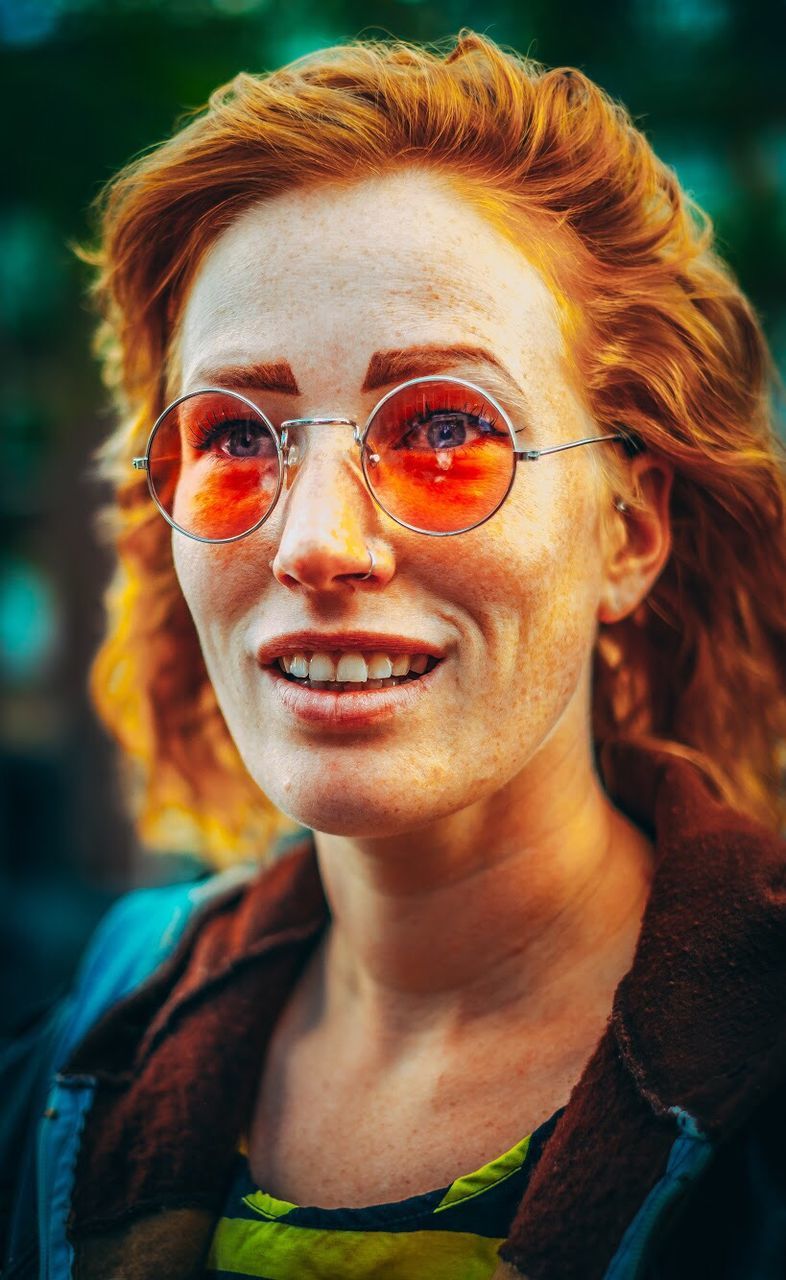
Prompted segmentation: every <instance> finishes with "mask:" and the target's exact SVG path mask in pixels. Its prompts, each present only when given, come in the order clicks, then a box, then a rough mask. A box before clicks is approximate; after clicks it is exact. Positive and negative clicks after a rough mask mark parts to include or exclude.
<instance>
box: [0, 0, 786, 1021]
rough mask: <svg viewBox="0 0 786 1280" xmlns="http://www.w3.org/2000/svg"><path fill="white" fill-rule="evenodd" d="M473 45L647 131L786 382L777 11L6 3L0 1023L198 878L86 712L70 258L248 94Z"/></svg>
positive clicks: (84, 430)
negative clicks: (204, 121) (353, 49)
mask: <svg viewBox="0 0 786 1280" xmlns="http://www.w3.org/2000/svg"><path fill="white" fill-rule="evenodd" d="M462 26H469V27H473V28H475V29H477V30H481V31H483V32H485V33H487V34H488V35H489V36H491V37H492V38H493V39H494V40H497V41H498V42H500V43H502V44H508V45H512V46H514V47H515V48H517V49H518V50H520V51H521V52H524V53H529V54H530V55H531V56H533V57H535V58H537V59H539V60H541V61H543V62H546V63H547V64H549V65H552V66H554V65H566V64H567V65H572V66H577V67H580V68H581V69H582V70H583V71H585V72H587V74H588V75H590V76H591V77H592V78H593V79H595V80H596V81H597V82H598V83H599V84H601V85H602V86H603V87H604V88H605V89H607V90H608V91H609V92H610V93H611V94H612V95H613V96H614V97H616V98H619V99H621V100H622V101H623V102H624V103H625V104H626V105H627V106H628V107H629V108H630V110H631V111H632V113H633V115H634V117H635V119H636V121H637V123H638V125H639V127H640V128H642V129H643V130H644V132H645V133H646V134H647V136H648V137H649V138H650V140H651V142H652V143H653V145H654V147H655V150H656V151H657V152H658V154H659V155H660V156H661V157H662V158H663V159H664V160H665V161H666V162H667V163H669V164H671V165H673V166H674V168H675V169H676V171H677V174H678V176H679V178H680V179H681V181H682V184H683V186H684V187H686V188H687V189H688V190H689V191H690V192H691V193H692V194H693V195H694V196H695V197H696V199H697V200H698V201H699V202H700V203H701V204H702V205H703V206H704V207H705V208H706V209H707V210H708V211H709V213H710V214H711V215H712V217H713V219H714V220H715V224H716V228H717V234H718V238H719V242H720V249H721V252H722V253H723V254H724V255H725V256H726V258H727V259H728V260H729V261H730V262H731V264H732V266H733V268H734V270H735V271H736V273H737V275H738V277H739V279H740V281H741V283H742V286H743V288H744V289H745V290H746V292H747V293H748V295H749V296H750V298H751V299H752V301H753V303H754V305H755V306H756V307H757V309H758V312H759V315H760V317H761V319H762V322H763V324H764V328H765V331H766V332H767V334H768V336H769V339H770V343H771V346H772V348H773V351H774V354H775V357H776V360H777V361H778V363H779V365H780V368H781V370H782V371H783V370H784V369H786V75H785V74H784V66H785V65H786V58H785V55H786V4H784V3H783V2H782V0H627V2H625V0H604V2H603V3H602V4H592V3H579V2H577V0H363V2H362V3H361V0H159V2H156V0H0V64H1V74H2V81H1V82H2V84H3V85H4V93H5V109H4V115H5V123H6V130H5V133H6V146H7V154H6V158H5V161H4V164H3V172H4V177H5V182H4V183H3V194H2V196H0V201H1V203H0V324H2V327H3V345H2V377H3V392H2V399H1V400H0V414H2V463H1V465H0V522H1V523H2V532H3V537H2V550H1V551H0V678H1V679H2V704H1V705H2V724H1V726H0V747H1V749H2V767H1V773H0V797H1V800H0V810H1V813H2V842H3V843H2V861H1V862H0V911H1V912H2V916H1V917H0V983H2V984H7V986H8V990H7V991H3V992H2V994H3V995H5V996H6V997H7V998H6V999H0V1010H2V1011H3V1013H2V1015H0V1016H2V1017H6V1016H8V1017H10V1018H13V1020H14V1021H15V1022H16V1024H17V1025H18V1024H19V1022H20V1020H21V1021H26V1020H28V1019H29V1018H30V1017H32V1016H33V1015H34V1013H35V1011H36V1010H37V1009H38V1008H40V1007H41V1006H42V1005H45V1004H46V1003H48V1002H49V1001H50V1000H51V999H52V998H54V996H56V995H57V994H58V992H59V991H60V990H62V989H63V987H64V986H65V985H66V984H67V982H68V981H69V978H70V975H71V973H72V971H73V968H74V965H75V964H76V962H77V959H78V957H79V954H80V951H81V948H82V947H83V945H84V942H85V940H86V938H87V936H88V934H89V932H90V931H91V929H92V927H93V925H94V923H95V921H96V920H97V919H98V917H99V916H100V915H101V913H102V912H103V911H104V910H105V909H106V906H107V905H108V903H109V902H110V901H111V900H112V898H114V896H116V894H117V893H119V892H120V891H121V890H123V889H124V888H126V887H128V886H129V885H132V884H139V883H156V882H161V881H165V880H172V879H177V878H186V877H191V876H193V875H194V874H195V873H198V871H199V869H200V864H199V861H198V859H196V858H195V857H194V856H193V854H192V853H191V852H190V851H189V850H188V849H184V850H182V853H180V854H173V855H166V856H165V857H162V856H160V855H158V856H157V855H152V854H151V852H150V851H148V850H145V849H143V848H140V847H139V845H138V843H137V841H136V839H135V836H134V833H133V832H132V830H131V827H130V824H129V823H128V821H127V819H126V817H125V816H124V813H123V808H122V800H121V796H120V789H119V786H118V783H117V782H116V779H115V770H114V750H113V748H112V745H111V744H110V742H109V741H108V740H107V739H106V737H105V735H104V734H103V732H102V731H101V729H100V728H99V726H98V725H97V723H96V722H95V720H94V718H93V716H92V713H91V710H90V706H89V703H88V699H87V695H86V673H87V669H88V666H89V663H90V659H91V656H92V653H93V651H94V650H95V648H96V646H97V644H98V642H99V639H100V636H101V631H102V610H101V598H102V593H103V590H104V587H105V585H106V582H107V580H108V576H109V570H110V565H109V563H108V560H107V557H106V553H105V552H103V551H102V550H101V549H100V548H99V546H98V545H97V543H96V541H95V538H94V535H93V531H92V512H93V511H94V510H95V508H96V507H97V506H98V505H100V503H101V501H102V500H103V499H104V497H105V495H104V494H102V493H101V492H100V491H99V490H98V488H97V486H96V485H95V483H94V482H93V481H91V480H90V479H89V478H88V474H87V472H88V463H89V459H90V457H91V454H92V452H93V450H94V448H95V446H96V444H97V443H98V441H99V439H100V438H101V436H102V435H103V434H104V433H105V431H106V430H107V428H108V424H109V422H110V415H109V411H108V405H107V401H106V397H105V394H104V392H103V391H102V388H101V386H100V383H99V379H98V374H97V369H96V366H95V364H94V363H93V361H92V359H91V357H90V353H89V346H90V337H91V330H92V320H91V316H90V313H89V310H88V308H87V306H86V304H85V301H84V295H85V287H86V284H87V274H86V271H85V269H84V268H83V267H82V266H80V264H79V263H78V262H77V261H76V259H75V257H74V255H73V253H72V252H71V248H70V246H71V245H72V244H73V243H74V242H80V241H85V239H87V238H88V236H89V229H90V222H89V217H88V207H89V205H90V202H91V201H92V200H93V198H94V197H95V196H96V194H97V192H98V191H99V189H100V188H101V186H102V185H103V183H104V182H105V181H106V180H107V179H108V178H109V177H110V176H111V175H112V174H113V173H114V172H115V171H116V169H117V168H118V167H119V166H120V165H122V164H123V163H124V162H125V161H127V160H128V159H129V158H130V157H131V156H132V155H134V154H135V153H137V152H138V151H139V150H140V149H142V148H145V147H147V146H149V145H150V144H152V143H154V142H156V141H157V140H159V139H160V138H162V137H163V136H164V135H166V134H168V133H169V132H171V130H172V129H173V127H174V125H175V122H176V120H177V118H178V116H179V115H180V114H181V113H182V112H183V111H184V110H186V109H190V108H194V107H198V106H200V105H202V104H203V103H204V102H205V100H206V98H207V96H208V94H209V93H210V91H211V90H212V89H213V88H215V87H216V86H217V85H218V84H220V83H222V82H223V81H225V80H227V79H229V78H230V77H231V76H232V75H234V74H235V73H236V72H237V71H239V70H248V71H254V72H258V71H265V70H270V69H272V68H274V67H276V66H278V65H280V64H282V63H284V62H287V61H289V60H290V59H292V58H294V57H297V56H298V55H300V54H303V53H306V52H309V51H310V50H312V49H315V48H319V47H320V46H323V45H326V44H331V43H335V42H337V41H341V40H345V39H351V38H354V37H357V36H367V37H372V36H373V37H375V38H384V37H386V36H387V37H397V38H404V39H413V40H423V41H429V40H436V39H441V38H443V37H445V36H449V35H452V34H455V33H456V32H457V31H458V29H459V28H460V27H462ZM6 1011H9V1012H8V1014H6ZM0 1029H3V1028H2V1026H1V1024H0Z"/></svg>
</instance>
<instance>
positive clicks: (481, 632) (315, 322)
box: [174, 175, 601, 836]
mask: <svg viewBox="0 0 786 1280" xmlns="http://www.w3.org/2000/svg"><path fill="white" fill-rule="evenodd" d="M416 182H417V183H418V185H419V186H421V187H425V194H418V198H417V199H413V198H412V195H413V192H412V189H411V186H409V185H408V184H404V183H402V182H401V181H400V180H397V179H388V180H387V181H386V182H380V183H378V184H376V185H373V184H370V183H369V184H365V187H366V190H365V191H364V192H363V193H362V194H361V191H360V189H359V188H358V189H354V190H350V191H347V192H344V193H340V192H335V193H333V192H324V193H322V194H321V195H319V196H317V195H316V193H313V194H311V196H309V195H308V193H294V194H293V195H291V196H288V197H282V198H280V200H279V201H278V202H272V203H270V204H268V205H267V206H266V207H264V208H260V209H258V210H255V211H253V212H252V213H250V214H248V215H246V216H245V217H244V218H243V219H242V221H241V222H240V223H239V224H237V225H236V226H235V227H234V228H231V229H230V230H229V231H228V232H227V233H225V234H224V236H223V237H222V238H221V239H220V240H219V242H218V244H217V246H216V247H215V249H214V250H213V251H212V253H211V255H210V256H209V258H208V259H207V261H206V262H205V264H204V266H203V267H202V270H201V272H200V273H199V275H198V277H197V280H196V285H195V288H194V289H193V291H192V294H191V297H190V299H189V302H188V305H187V309H186V314H185V322H184V330H183V340H182V367H183V372H184V383H183V388H182V389H183V390H188V389H190V384H189V378H190V376H191V371H192V370H194V369H195V368H196V367H197V365H198V364H199V363H200V362H202V361H204V360H206V359H207V358H208V357H209V358H210V359H211V360H212V361H213V362H214V363H218V362H226V363H233V364H235V363H241V362H242V361H243V360H246V361H251V360H252V359H261V358H268V359H270V358H274V357H276V356H279V355H280V356H283V357H284V358H286V359H288V360H289V362H290V364H291V365H292V368H293V370H294V372H295V376H296V379H297V382H298V385H299V387H300V389H301V392H302V395H301V397H300V399H299V400H295V399H293V398H291V397H282V396H275V395H271V394H270V393H267V394H266V395H265V396H264V398H262V399H261V400H260V407H261V408H263V409H264V411H265V412H266V413H267V414H268V416H269V417H271V418H272V420H273V421H274V422H275V421H276V420H277V419H278V420H279V421H280V420H282V419H283V418H284V417H292V416H307V415H311V414H313V415H326V414H329V413H342V414H345V415H347V416H351V417H355V418H357V419H359V420H360V421H364V420H365V417H366V416H367V414H368V412H369V410H370V409H371V407H372V406H373V404H374V403H375V402H376V400H377V399H378V398H379V396H380V394H381V393H380V392H378V391H377V392H372V393H367V394H365V395H361V394H360V393H359V388H360V387H361V386H362V384H363V378H364V374H365V370H366V367H367V365H368V360H369V358H370V356H371V354H372V352H373V351H375V350H377V349H383V348H390V347H394V346H397V345H413V344H416V343H421V342H423V343H425V342H429V341H439V342H462V341H464V342H470V343H471V342H473V341H477V340H478V338H480V339H481V340H482V341H483V342H484V344H485V345H487V346H489V347H490V348H491V349H492V350H493V351H494V352H495V353H496V354H497V355H498V356H499V357H500V359H502V360H503V361H504V362H505V363H506V364H507V366H508V367H509V368H511V370H512V371H513V373H514V375H515V376H516V377H517V378H518V379H519V380H520V382H521V383H522V384H523V385H524V387H525V389H526V390H527V392H528V393H529V397H530V398H531V399H532V400H534V402H535V404H536V405H538V406H542V414H540V415H538V419H537V421H536V424H535V425H536V430H537V437H538V438H537V440H535V441H534V443H535V444H538V443H539V444H544V445H545V444H552V443H557V442H558V441H560V440H563V439H575V438H577V437H579V436H582V435H585V434H593V429H592V424H591V423H590V422H589V421H588V418H587V415H586V411H585V410H584V409H583V407H582V405H581V403H580V401H579V399H578V396H577V394H576V392H575V391H574V390H573V388H572V387H571V386H570V385H569V384H568V382H567V380H566V378H565V374H564V371H563V356H562V343H561V338H560V334H559V330H558V325H557V317H556V308H555V305H554V302H553V299H552V297H551V295H550V293H549V291H548V288H547V287H546V285H545V283H544V282H543V280H542V278H541V277H540V275H539V274H538V273H537V272H536V271H535V270H534V268H532V267H530V266H529V265H528V263H527V262H526V260H524V259H523V258H522V256H521V255H520V254H519V253H518V252H517V251H516V250H515V249H514V248H513V247H512V246H511V245H510V244H508V243H507V242H506V241H505V240H504V239H503V238H502V237H501V236H500V235H498V233H497V232H495V231H494V230H493V229H491V228H490V227H489V226H487V224H486V223H485V222H484V221H483V220H482V219H481V218H480V216H479V215H478V214H476V213H475V212H474V211H473V210H471V209H470V208H469V207H468V206H464V205H461V204H459V202H458V200H457V198H456V197H455V196H454V195H453V194H452V193H449V192H446V191H444V190H443V189H441V188H440V186H439V185H437V184H436V183H434V182H433V181H432V180H430V179H429V178H428V177H427V176H426V175H422V176H420V177H419V178H417V179H416ZM333 203H335V206H336V207H335V209H333V208H332V205H333ZM293 299H298V300H299V301H298V305H297V306H293V305H292V302H293ZM445 372H450V373H454V374H455V375H456V376H464V377H466V378H468V379H470V380H472V381H475V382H478V383H480V384H481V385H483V374H482V372H481V371H479V370H478V369H477V367H468V368H465V369H451V370H445ZM487 384H488V385H489V389H490V390H492V392H493V393H498V390H499V388H498V385H493V384H492V380H491V379H488V380H487ZM498 398H500V399H501V397H499V396H498ZM503 405H504V407H505V408H506V409H507V410H508V412H509V413H510V414H511V416H512V418H513V422H514V426H516V425H517V422H516V406H515V402H514V400H513V397H512V396H509V397H508V401H507V403H505V402H504V400H503ZM307 454H308V456H307V458H306V460H305V461H304V463H303V464H302V466H301V468H300V472H299V474H298V476H297V478H296V480H295V482H294V484H293V486H292V488H291V489H290V491H289V492H288V493H286V494H282V497H281V498H280V499H279V505H278V508H277V509H276V511H274V513H273V515H272V516H271V517H270V518H269V519H268V521H267V522H266V524H265V525H263V526H262V528H261V529H260V530H259V531H258V532H257V533H255V534H254V535H252V536H251V537H250V538H248V539H247V540H245V541H241V542H238V543H235V544H233V545H231V546H227V547H225V548H218V547H216V548H210V547H207V548H206V547H202V546H199V545H198V544H196V543H193V544H189V543H188V542H186V541H184V540H183V539H181V538H180V537H178V536H176V538H175V542H174V551H175V557H176V565H177V569H178V572H179V574H180V578H181V582H182V583H183V587H184V591H185V594H186V598H187V599H188V601H189V604H190V605H191V606H192V610H193V612H194V615H195V619H196V623H197V627H198V630H199V633H200V637H201V640H202V644H203V648H204V651H205V657H206V660H207V663H208V668H209V670H210V674H211V678H212V679H213V681H214V684H215V686H216V690H217V693H218V696H219V699H220V701H221V704H222V708H223V710H224V714H225V716H226V718H227V722H228V724H229V727H230V730H231V732H232V734H233V736H234V737H235V739H236V741H237V742H238V745H239V747H240V750H241V752H242V754H243V757H244V760H245V761H246V764H247V766H248V768H249V770H250V772H251V773H252V775H253V776H254V777H255V778H256V780H257V781H258V782H259V784H260V786H261V787H262V788H263V789H264V790H265V791H266V792H267V794H268V795H270V796H271V798H272V799H273V800H274V801H275V802H276V803H280V804H281V805H282V807H283V808H284V809H285V810H286V811H287V812H289V813H291V814H293V815H294V816H296V817H297V818H298V819H299V820H301V821H303V822H305V823H307V824H308V825H311V826H313V827H315V828H316V829H317V830H320V831H325V832H335V833H340V834H347V835H361V836H362V835H366V834H370V833H371V832H374V833H375V834H377V835H382V834H385V833H389V834H390V835H391V836H395V835H396V834H404V833H406V832H407V831H408V830H409V829H410V828H411V827H413V826H421V825H422V824H424V823H430V822H431V821H433V820H438V819H442V818H448V819H452V818H453V815H456V814H457V813H459V812H460V811H461V810H462V809H463V808H465V807H466V804H467V802H468V801H471V802H477V801H478V800H479V799H480V797H481V795H483V794H484V793H486V794H485V800H486V801H487V802H488V801H493V793H494V791H495V790H496V789H497V787H498V786H499V785H501V784H502V783H503V782H506V781H508V780H509V779H510V778H511V777H512V776H513V775H514V774H516V773H517V772H519V770H521V769H522V768H523V767H524V766H526V765H527V764H528V763H534V762H533V760H532V758H533V756H536V755H538V753H541V756H542V752H543V749H544V741H545V739H546V738H547V737H548V736H549V735H550V734H552V733H555V734H556V735H557V737H558V738H560V739H561V738H562V737H564V738H565V739H566V741H567V742H574V741H575V740H576V739H578V740H579V741H581V742H582V746H583V748H586V741H585V699H586V688H582V687H581V686H582V677H583V676H586V668H587V664H588V662H589V659H590V653H591V647H592V642H593V635H594V627H595V615H596V609H597V601H598V594H599V590H600V577H601V563H600V555H599V548H598V541H597V531H596V523H597V521H596V513H595V504H596V502H597V495H596V488H595V480H594V473H593V471H592V467H591V463H590V460H589V458H588V457H587V456H586V453H584V456H582V451H576V453H574V454H570V453H568V454H565V455H562V456H560V457H555V458H550V459H548V460H545V459H544V460H543V461H541V462H540V463H529V464H528V463H524V464H519V467H518V474H517V476H516V480H515V483H514V487H513V491H512V493H511V495H510V496H509V497H508V499H507V501H506V503H505V504H504V505H503V507H502V509H501V510H500V511H499V512H498V513H497V514H496V515H495V516H494V517H493V518H492V520H490V521H488V522H487V523H486V524H484V525H482V526H481V527H480V528H477V529H474V530H472V531H470V532H469V533H465V534H461V535H459V536H457V537H456V538H455V539H451V538H445V539H440V538H427V537H424V536H423V535H419V534H416V533H412V532H409V531H408V530H406V529H403V528H401V527H400V526H398V525H396V524H395V522H393V521H392V520H390V519H389V518H388V517H387V516H386V515H385V514H384V513H382V512H381V511H380V510H379V508H378V507H377V506H376V505H375V504H374V503H373V501H372V499H371V498H370V497H369V496H368V494H367V493H366V491H365V489H364V487H363V484H362V477H361V475H360V467H359V459H358V453H357V448H356V446H354V444H353V443H352V440H351V432H350V429H349V428H343V427H340V426H338V427H329V428H321V429H320V428H313V429H311V435H310V436H309V438H308V448H307ZM466 465H468V466H471V463H467V464H466ZM394 487H395V485H394ZM367 545H372V546H373V548H374V553H375V558H376V561H377V564H378V566H379V570H378V576H377V579H376V583H375V584H374V585H372V586H370V587H369V584H366V586H365V588H364V586H363V584H360V583H353V581H352V579H351V578H348V577H346V576H342V575H348V574H353V573H363V572H365V571H366V569H367V568H368V563H369V559H368V553H367V551H366V546H367ZM273 559H274V560H275V567H276V570H277V575H278V577H274V576H273V574H271V572H270V570H269V567H268V566H269V561H270V560H273ZM279 578H281V579H282V580H283V582H285V583H286V584H287V585H282V580H278V579H279ZM219 584H220V586H219ZM319 622H323V623H324V624H325V625H329V626H342V625H346V626H347V627H349V626H353V625H357V626H365V625H367V626H369V627H370V628H372V629H373V628H379V629H381V630H393V631H396V630H399V629H400V630H402V631H407V632H411V633H413V634H414V635H416V636H417V635H423V636H424V637H426V638H428V639H430V640H431V641H435V642H436V643H437V644H440V645H442V646H444V648H445V650H446V651H447V652H448V654H449V661H450V664H451V670H450V672H449V674H448V676H447V679H446V680H445V681H444V688H443V693H442V696H441V699H440V705H439V706H436V705H435V706H428V707H426V708H424V709H423V710H422V711H421V712H419V713H418V714H417V715H416V716H415V717H414V718H409V719H407V720H406V721H403V720H402V721H401V722H394V723H392V724H390V725H388V726H380V727H379V728H378V729H376V730H369V731H363V732H356V733H355V734H354V735H350V736H348V737H347V738H346V739H343V740H337V739H336V737H335V735H331V737H330V738H326V737H324V736H320V734H319V733H318V732H315V731H314V730H313V729H311V728H304V727H294V726H293V725H292V724H291V723H290V722H289V721H288V720H287V719H286V717H284V716H282V714H281V713H280V712H278V711H277V709H276V708H275V705H274V704H273V703H272V700H271V699H270V697H269V696H267V695H266V693H265V691H264V686H263V684H262V682H261V681H260V679H259V676H258V673H257V671H256V668H255V665H254V662H253V653H254V650H255V648H256V646H257V645H258V644H259V643H260V642H261V641H262V640H263V639H265V638H266V637H267V636H268V635H269V634H271V633H272V632H273V631H278V630H281V629H288V628H294V627H297V626H304V625H308V624H309V623H319ZM444 674H447V673H443V675H444ZM546 751H547V755H550V754H551V753H552V752H553V753H554V754H562V753H563V751H564V746H563V745H562V744H561V742H556V741H555V742H554V744H553V746H552V747H551V748H548V749H546ZM549 767H550V766H549V764H548V761H547V759H546V758H545V757H544V758H541V759H540V761H539V763H538V765H537V768H538V771H540V770H541V769H549ZM284 779H287V781H288V783H289V786H288V789H287V792H286V795H285V794H284V793H283V790H282V783H283V781H284ZM350 780H351V782H352V785H351V787H349V788H348V787H347V784H348V782H349V781H350ZM424 781H426V782H428V785H425V786H424V785H423V784H424ZM523 781H524V780H523ZM524 789H526V782H524ZM414 793H416V794H417V801H416V802H415V806H414V808H413V801H414ZM491 807H492V808H493V803H492V805H491ZM453 825H454V826H455V821H454V822H453ZM473 825H474V823H473Z"/></svg>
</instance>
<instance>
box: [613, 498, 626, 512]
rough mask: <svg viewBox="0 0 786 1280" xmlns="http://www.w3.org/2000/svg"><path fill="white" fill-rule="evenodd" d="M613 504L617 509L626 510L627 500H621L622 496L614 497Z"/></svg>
mask: <svg viewBox="0 0 786 1280" xmlns="http://www.w3.org/2000/svg"><path fill="white" fill-rule="evenodd" d="M614 506H615V507H616V508H617V510H618V511H627V510H628V504H627V502H623V501H622V498H615V499H614Z"/></svg>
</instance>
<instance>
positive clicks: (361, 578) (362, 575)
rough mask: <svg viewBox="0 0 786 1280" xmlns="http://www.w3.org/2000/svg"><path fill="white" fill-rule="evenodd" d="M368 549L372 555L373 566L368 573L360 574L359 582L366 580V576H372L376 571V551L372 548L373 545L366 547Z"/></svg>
mask: <svg viewBox="0 0 786 1280" xmlns="http://www.w3.org/2000/svg"><path fill="white" fill-rule="evenodd" d="M366 551H367V552H368V554H369V556H370V557H371V568H370V569H369V571H368V573H361V574H359V575H358V582H365V581H366V578H370V577H371V575H372V573H373V572H374V569H375V568H376V564H375V561H374V552H373V551H372V550H371V547H366Z"/></svg>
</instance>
